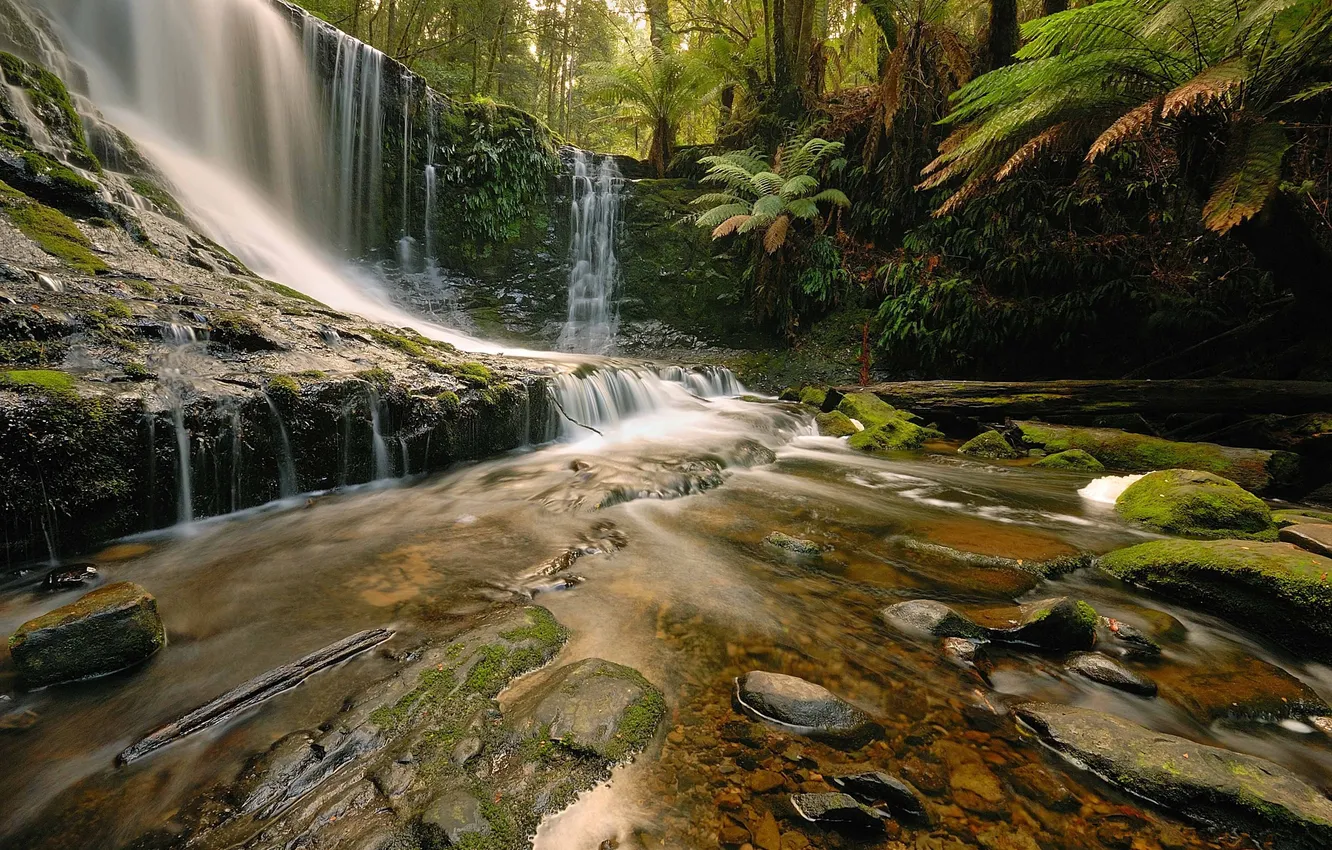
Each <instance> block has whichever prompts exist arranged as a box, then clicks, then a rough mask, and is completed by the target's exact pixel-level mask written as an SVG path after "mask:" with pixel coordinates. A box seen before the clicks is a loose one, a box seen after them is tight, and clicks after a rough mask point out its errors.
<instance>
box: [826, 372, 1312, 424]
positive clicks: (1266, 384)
mask: <svg viewBox="0 0 1332 850" xmlns="http://www.w3.org/2000/svg"><path fill="white" fill-rule="evenodd" d="M840 389H841V390H842V391H843V392H871V393H874V394H875V395H877V396H879V397H880V398H882V399H883V400H884V401H886V402H888V403H889V404H891V405H892V406H893V407H900V408H904V409H906V410H912V411H917V412H921V413H922V414H924V413H927V412H928V413H932V414H936V415H952V416H959V417H979V418H985V417H989V418H991V419H995V420H997V419H1002V418H1005V417H1007V418H1012V419H1028V418H1041V419H1047V418H1050V417H1059V416H1105V415H1110V414H1124V413H1138V414H1143V415H1146V416H1168V415H1171V414H1181V413H1185V414H1188V413H1192V414H1203V413H1225V414H1272V413H1277V414H1286V415H1296V414H1305V413H1326V412H1332V382H1329V381H1261V380H1248V379H1233V378H1207V379H1198V380H1187V379H1181V380H1165V381H1111V380H1104V381H1100V380H1091V381H1029V382H1022V381H898V382H892V383H882V384H871V385H870V386H868V387H841V388H840Z"/></svg>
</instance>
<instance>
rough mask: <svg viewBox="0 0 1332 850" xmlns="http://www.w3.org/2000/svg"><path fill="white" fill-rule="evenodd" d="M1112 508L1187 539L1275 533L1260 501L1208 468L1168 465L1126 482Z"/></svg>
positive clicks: (1265, 536)
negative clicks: (1206, 469)
mask: <svg viewBox="0 0 1332 850" xmlns="http://www.w3.org/2000/svg"><path fill="white" fill-rule="evenodd" d="M1115 512H1116V513H1118V514H1119V515H1120V516H1122V517H1123V518H1124V519H1127V520H1129V521H1131V522H1137V523H1141V524H1142V525H1145V526H1147V527H1148V528H1150V529H1153V530H1155V531H1164V532H1166V533H1168V534H1179V535H1183V536H1185V537H1199V538H1205V539H1215V538H1220V537H1235V538H1244V539H1259V540H1271V539H1275V537H1276V526H1274V525H1273V524H1272V514H1271V511H1269V510H1268V508H1267V505H1266V504H1265V503H1264V502H1263V500H1262V499H1260V498H1258V497H1257V496H1255V495H1253V494H1252V493H1250V492H1248V491H1247V490H1245V489H1244V488H1243V487H1240V486H1239V485H1238V484H1236V483H1235V482H1233V481H1228V480H1226V479H1225V478H1222V477H1221V476H1219V475H1213V474H1212V473H1210V472H1195V471H1193V470H1188V469H1168V470H1165V471H1162V472H1153V473H1151V474H1149V475H1144V476H1143V477H1142V478H1140V479H1138V480H1137V481H1135V482H1134V483H1133V484H1131V485H1129V487H1128V489H1127V490H1125V491H1124V492H1123V493H1121V494H1120V495H1119V498H1118V499H1117V500H1116V501H1115Z"/></svg>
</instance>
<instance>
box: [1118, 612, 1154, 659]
mask: <svg viewBox="0 0 1332 850" xmlns="http://www.w3.org/2000/svg"><path fill="white" fill-rule="evenodd" d="M1167 616H1168V615H1167ZM1101 625H1102V626H1104V627H1105V630H1106V631H1107V632H1109V633H1110V636H1111V637H1112V638H1113V639H1114V640H1115V641H1117V642H1118V643H1120V644H1122V645H1123V647H1124V649H1125V651H1126V652H1127V653H1128V654H1129V655H1141V656H1144V657H1155V656H1157V655H1160V654H1161V645H1160V644H1159V643H1157V642H1156V641H1154V640H1152V638H1151V637H1150V636H1149V635H1148V634H1147V633H1146V632H1144V631H1143V630H1142V629H1140V628H1138V627H1137V626H1135V625H1133V624H1132V623H1126V622H1124V621H1123V620H1116V619H1115V618H1113V617H1102V618H1101Z"/></svg>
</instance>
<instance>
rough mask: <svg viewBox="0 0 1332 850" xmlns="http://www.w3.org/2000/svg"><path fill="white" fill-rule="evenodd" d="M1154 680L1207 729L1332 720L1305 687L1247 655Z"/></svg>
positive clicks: (1174, 670)
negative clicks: (1312, 718) (1220, 724)
mask: <svg viewBox="0 0 1332 850" xmlns="http://www.w3.org/2000/svg"><path fill="white" fill-rule="evenodd" d="M1156 675H1157V678H1158V680H1159V681H1160V684H1161V693H1162V695H1163V696H1164V697H1166V698H1167V699H1169V700H1171V701H1172V702H1175V703H1178V704H1179V705H1181V706H1183V707H1184V708H1185V709H1187V710H1188V712H1189V713H1190V714H1192V715H1193V716H1194V717H1196V718H1197V719H1198V720H1199V722H1201V723H1204V724H1207V723H1212V722H1214V721H1217V720H1230V721H1242V722H1272V721H1281V720H1293V719H1299V718H1304V717H1309V716H1321V715H1326V714H1332V708H1329V707H1328V705H1327V703H1326V702H1324V701H1323V699H1322V697H1320V696H1318V694H1316V693H1315V692H1314V691H1313V689H1312V688H1310V687H1309V686H1308V685H1306V684H1304V682H1302V681H1300V680H1299V679H1297V678H1295V677H1294V676H1292V675H1291V674H1289V673H1287V672H1286V671H1285V670H1282V669H1281V668H1280V667H1277V666H1275V665H1273V664H1269V663H1267V662H1266V661H1263V660H1262V659H1260V658H1254V657H1253V656H1251V655H1248V654H1241V655H1237V656H1234V657H1230V658H1217V659H1215V660H1214V661H1213V662H1212V663H1210V664H1208V665H1206V666H1205V667H1183V668H1180V667H1174V666H1170V667H1164V668H1162V669H1161V670H1160V671H1159V672H1158V673H1157V674H1156Z"/></svg>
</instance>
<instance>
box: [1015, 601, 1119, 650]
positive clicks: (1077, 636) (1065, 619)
mask: <svg viewBox="0 0 1332 850" xmlns="http://www.w3.org/2000/svg"><path fill="white" fill-rule="evenodd" d="M1099 622H1100V618H1099V617H1098V616H1097V614H1096V609H1095V608H1093V607H1091V606H1090V605H1088V604H1087V603H1086V602H1083V601H1082V600H1080V599H1071V598H1069V597H1067V596H1061V597H1057V598H1054V599H1041V600H1038V601H1036V602H1028V603H1026V604H1025V605H1023V606H1022V612H1021V619H1020V620H1019V623H1018V625H1017V626H1014V627H1012V628H1007V629H994V630H992V631H991V636H992V637H993V638H994V639H995V640H999V641H1004V642H1007V643H1029V644H1032V645H1034V646H1039V647H1042V648H1044V649H1056V650H1064V649H1090V648H1091V647H1092V646H1093V645H1094V644H1095V643H1096V626H1097V624H1098V623H1099Z"/></svg>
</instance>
